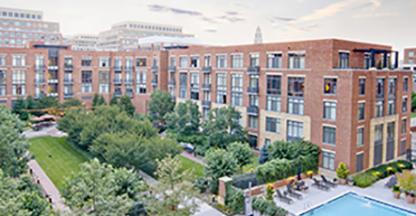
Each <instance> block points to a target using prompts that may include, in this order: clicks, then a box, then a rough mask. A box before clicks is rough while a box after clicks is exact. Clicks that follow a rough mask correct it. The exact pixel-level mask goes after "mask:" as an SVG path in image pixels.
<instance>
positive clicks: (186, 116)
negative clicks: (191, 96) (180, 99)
mask: <svg viewBox="0 0 416 216" xmlns="http://www.w3.org/2000/svg"><path fill="white" fill-rule="evenodd" d="M200 119H201V114H200V113H199V110H198V105H197V104H196V103H193V102H192V101H186V102H185V103H179V104H178V105H176V107H175V110H174V112H171V113H168V114H167V115H166V127H167V129H168V131H169V132H172V133H174V134H176V135H177V137H178V138H179V140H180V141H182V140H183V139H184V137H189V136H193V135H199V127H200Z"/></svg>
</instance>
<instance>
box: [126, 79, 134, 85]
mask: <svg viewBox="0 0 416 216" xmlns="http://www.w3.org/2000/svg"><path fill="white" fill-rule="evenodd" d="M124 82H125V83H129V84H132V83H133V79H132V78H126V79H125V80H124Z"/></svg>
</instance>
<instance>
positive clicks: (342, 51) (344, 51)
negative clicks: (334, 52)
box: [338, 50, 351, 54]
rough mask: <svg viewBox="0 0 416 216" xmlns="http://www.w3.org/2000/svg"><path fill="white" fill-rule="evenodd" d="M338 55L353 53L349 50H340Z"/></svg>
mask: <svg viewBox="0 0 416 216" xmlns="http://www.w3.org/2000/svg"><path fill="white" fill-rule="evenodd" d="M338 53H348V54H349V53H351V51H349V50H338Z"/></svg>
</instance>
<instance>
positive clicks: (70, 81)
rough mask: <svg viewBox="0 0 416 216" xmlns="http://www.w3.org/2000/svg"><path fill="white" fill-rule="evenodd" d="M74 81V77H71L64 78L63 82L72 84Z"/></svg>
mask: <svg viewBox="0 0 416 216" xmlns="http://www.w3.org/2000/svg"><path fill="white" fill-rule="evenodd" d="M73 83H74V79H72V78H64V84H66V85H68V84H70V85H72V84H73Z"/></svg>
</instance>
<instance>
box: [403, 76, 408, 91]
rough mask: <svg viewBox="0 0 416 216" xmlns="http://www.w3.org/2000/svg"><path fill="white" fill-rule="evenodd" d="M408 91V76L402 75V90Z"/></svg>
mask: <svg viewBox="0 0 416 216" xmlns="http://www.w3.org/2000/svg"><path fill="white" fill-rule="evenodd" d="M408 91H409V78H408V77H403V92H408Z"/></svg>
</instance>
